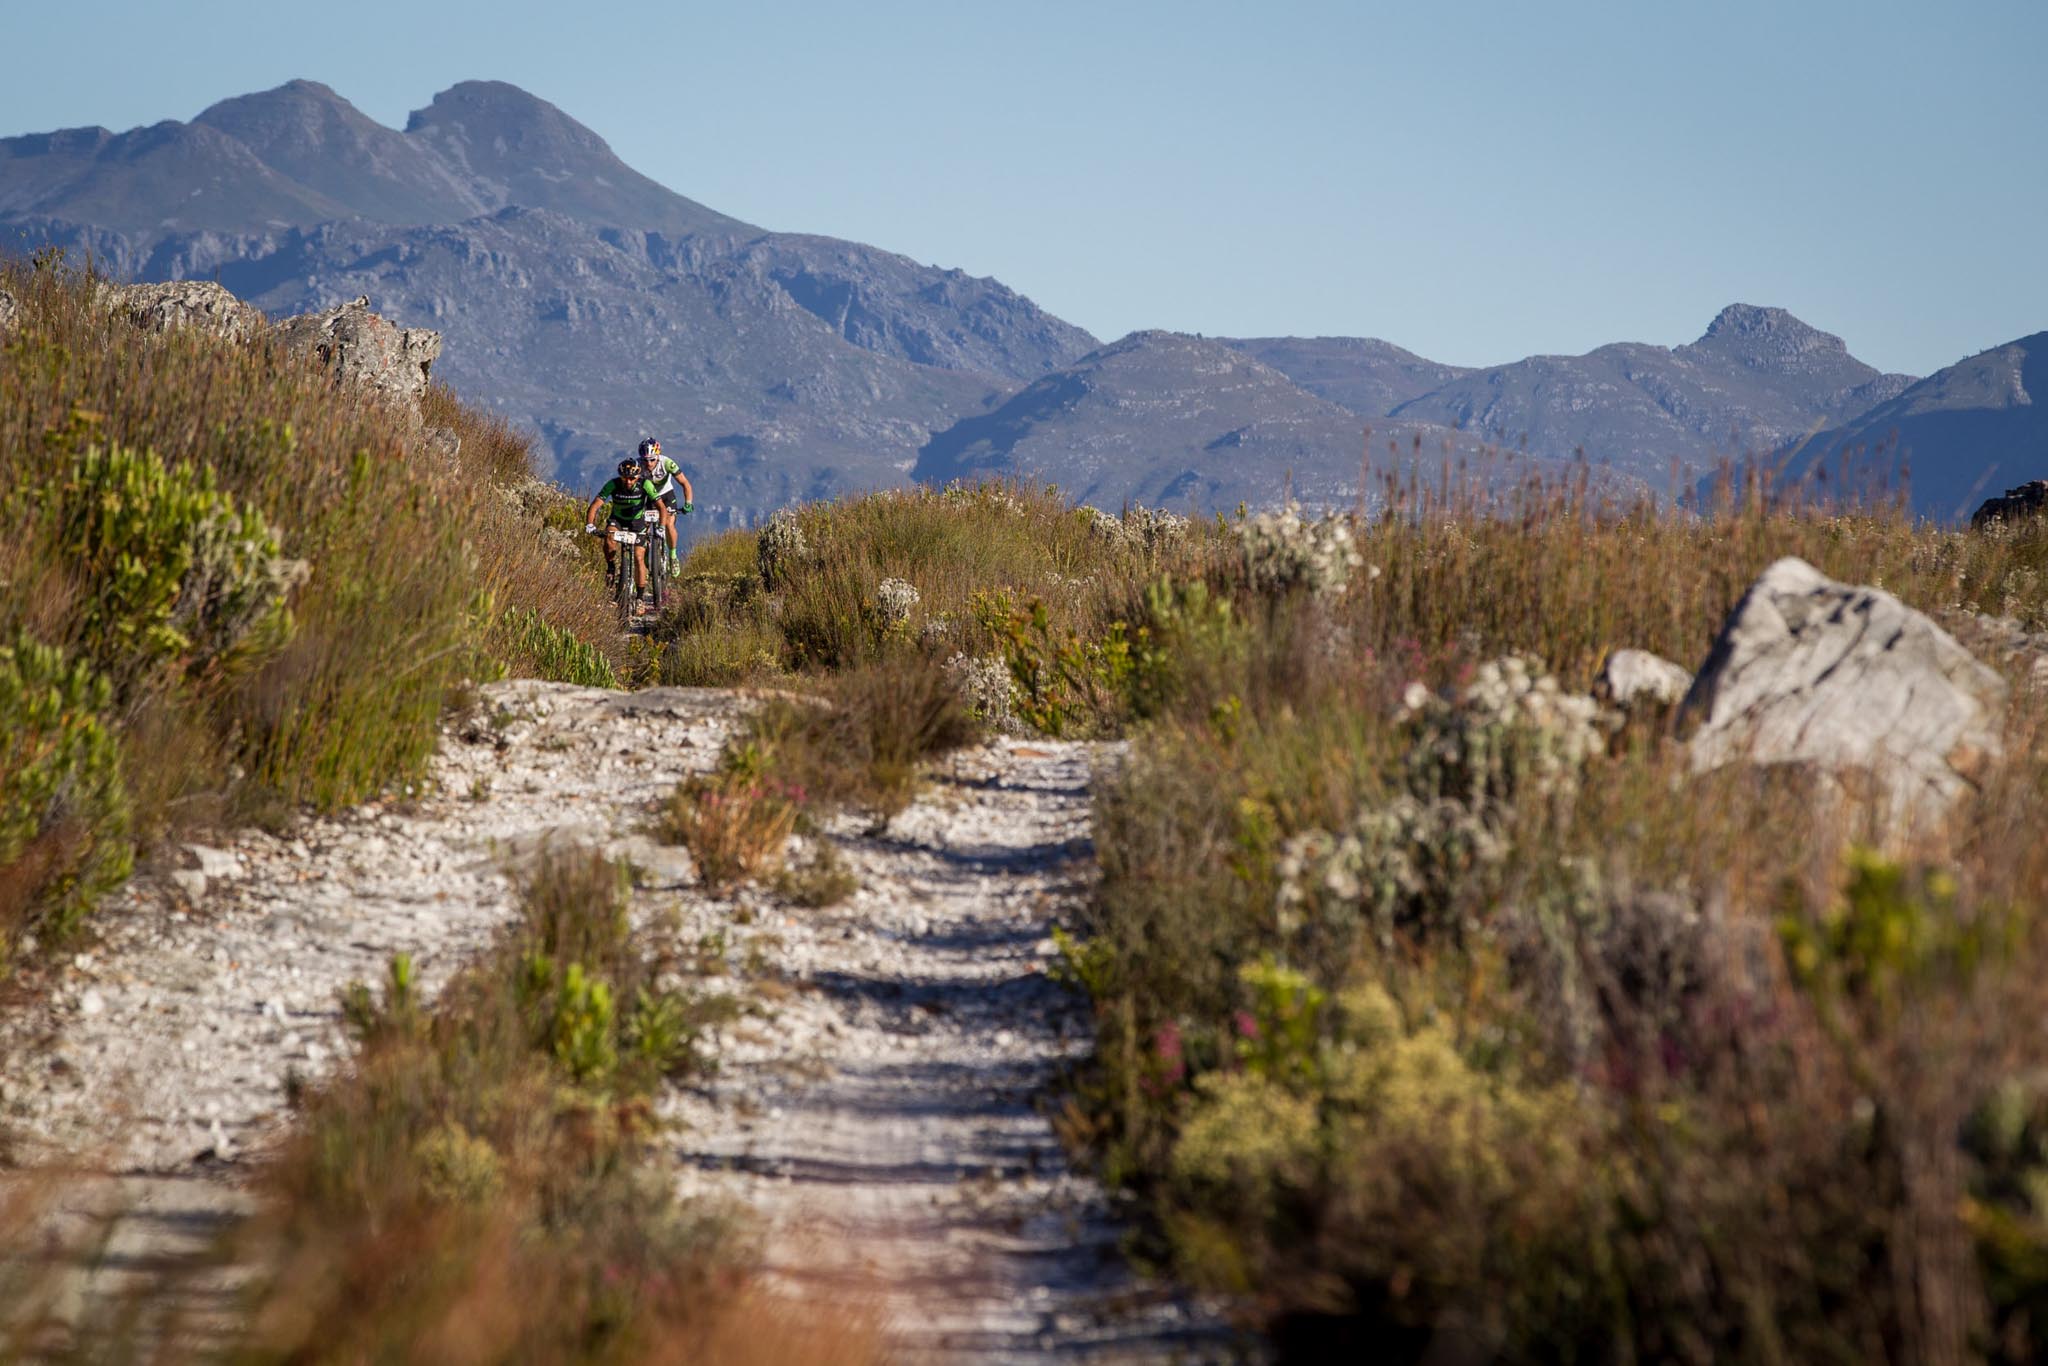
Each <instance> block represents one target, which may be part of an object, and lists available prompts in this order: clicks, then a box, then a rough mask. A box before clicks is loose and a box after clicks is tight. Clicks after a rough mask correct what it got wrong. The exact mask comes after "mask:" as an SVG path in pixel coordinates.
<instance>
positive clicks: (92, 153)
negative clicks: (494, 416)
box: [0, 81, 1096, 520]
mask: <svg viewBox="0 0 2048 1366" xmlns="http://www.w3.org/2000/svg"><path fill="white" fill-rule="evenodd" d="M0 245H6V246H11V247H14V248H16V249H27V248H33V247H37V246H43V245H62V246H67V247H71V248H75V249H78V250H80V251H83V252H89V253H91V254H92V256H93V257H94V258H95V259H96V260H97V261H99V263H100V264H101V265H102V267H103V268H106V269H108V270H110V271H111V272H112V273H114V274H116V275H120V276H124V277H130V278H138V279H153V280H160V279H188V278H212V277H216V276H217V277H218V278H219V279H220V280H221V281H222V283H224V284H226V285H227V286H228V287H229V288H230V289H233V290H235V291H236V292H237V293H238V294H241V295H242V296H244V297H246V298H248V299H250V300H251V301H252V302H254V303H256V304H258V305H259V306H261V307H262V308H264V309H265V310H267V311H269V312H271V313H273V314H281V313H292V312H299V311H304V310H308V309H314V308H319V307H324V306H327V305H331V304H333V303H336V302H338V301H341V300H344V299H348V298H352V297H354V296H355V295H358V294H367V295H369V296H370V297H371V299H372V300H373V302H374V303H375V305H376V307H377V308H378V309H379V310H380V311H383V312H385V313H387V314H390V315H392V316H395V317H399V318H403V319H405V320H407V321H409V322H417V323H421V324H423V325H428V326H433V327H436V328H439V329H440V330H442V331H443V332H445V333H446V334H447V335H448V340H449V346H448V350H447V352H446V359H445V360H444V361H443V363H442V366H441V369H440V373H441V374H442V375H444V376H445V377H446V378H448V379H449V380H450V381H451V382H453V383H455V384H456V385H457V386H458V387H460V388H461V389H462V390H463V391H464V392H465V393H467V394H469V395H472V396H473V397H475V398H477V399H478V400H480V401H483V402H486V403H488V404H490V405H491V406H493V407H495V408H497V409H498V410H499V411H501V412H504V413H506V414H508V415H509V416H512V417H513V418H515V419H518V420H522V421H525V422H527V423H530V424H531V425H532V426H534V427H535V428H537V429H538V430H539V431H540V432H541V433H542V434H543V435H544V437H545V438H546V442H547V446H548V448H549V449H550V450H551V451H552V452H553V454H554V456H555V462H556V463H555V473H556V474H557V475H558V477H560V478H562V479H564V480H566V481H568V482H570V483H572V484H576V485H584V484H594V482H595V481H596V480H597V479H598V478H600V477H601V476H602V475H603V474H604V473H605V472H607V471H608V470H609V467H610V465H611V463H612V462H613V461H615V460H616V459H617V458H618V456H619V455H620V453H622V452H623V451H624V450H626V449H629V448H630V447H631V446H632V445H633V443H634V442H636V441H637V440H638V439H639V438H640V437H641V436H642V435H645V434H647V433H649V432H653V433H658V434H660V435H661V436H662V437H663V438H664V441H665V442H666V443H667V445H668V448H669V449H670V450H671V451H672V452H673V453H674V454H676V455H677V456H678V457H679V458H681V459H683V460H685V461H686V462H687V463H688V464H689V465H690V467H691V469H692V471H693V472H694V473H695V474H697V475H698V476H700V479H699V482H700V485H701V486H702V487H703V488H704V491H705V495H706V496H705V498H704V504H705V510H706V511H707V512H711V513H712V514H713V517H714V519H717V520H752V519H755V518H757V517H759V516H761V515H763V514H764V513H765V512H766V511H768V510H769V509H771V508H773V507H774V506H777V505H778V504H780V503H781V502H783V501H786V500H788V499H789V498H792V497H799V496H804V497H814V496H824V495H830V494H833V493H839V492H845V491H848V490H851V489H858V488H870V487H875V486H878V485H887V484H892V483H900V482H903V481H904V480H905V479H907V477H908V471H909V469H910V466H911V463H912V461H913V460H914V458H915V456H916V453H917V451H918V449H919V448H920V447H921V446H923V444H924V443H925V442H926V441H927V440H928V439H929V438H930V436H931V433H932V432H933V431H934V430H937V429H940V428H943V427H946V426H949V425H951V424H952V423H953V422H954V421H956V420H957V419H958V418H960V417H961V416H962V415H963V414H969V413H975V412H979V411H982V410H983V408H984V407H986V406H987V405H988V404H990V403H992V402H994V401H996V400H999V399H1000V398H1001V397H1002V396H1004V395H1006V394H1007V393H1009V392H1011V391H1012V390H1014V389H1015V388H1016V387H1017V385H1018V384H1020V383H1022V382H1024V381H1027V380H1029V379H1032V378H1035V377H1037V376H1039V375H1041V374H1044V373H1045V372H1046V371H1048V370H1051V369H1054V368H1056V367H1058V366H1060V365H1064V364H1066V363H1067V362H1068V361H1071V360H1073V359H1074V358H1075V357H1077V356H1080V355H1082V354H1084V353H1085V352H1087V351H1088V350H1090V349H1091V348H1093V347H1094V346H1095V344H1096V343H1095V339H1094V338H1093V337H1091V336H1089V335H1088V334H1087V333H1086V332H1084V331H1082V330H1081V329H1079V328H1076V327H1073V326H1071V325H1069V324H1067V323H1064V322H1062V321H1060V320H1059V319H1057V318H1054V317H1052V316H1051V315H1050V314H1047V313H1046V312H1044V310H1042V309H1040V308H1038V307H1037V306H1036V305H1034V304H1033V303H1032V302H1031V301H1030V300H1029V299H1026V298H1024V297H1023V296H1022V295H1020V294H1017V293H1016V292H1014V291H1012V290H1010V289H1008V288H1006V287H1005V286H1003V285H1002V284H1001V283H999V282H997V281H994V280H987V279H976V278H973V277H971V276H968V275H967V274H965V273H964V272H962V271H958V270H941V269H938V268H936V267H931V266H924V265H920V264H918V263H917V262H914V261H911V260H909V259H908V258H906V257H902V256H898V255H895V254H893V253H890V252H885V251H880V250H877V249H875V248H873V247H867V246H863V245H861V244H860V243H856V242H841V241H835V240H833V239H831V238H825V237H815V236H805V235H795V234H777V233H764V232H762V231H761V230H760V229H758V228H755V227H753V226H751V225H749V224H746V223H743V222H741V221H739V220H738V219H735V218H731V217H729V216H727V215H724V214H721V213H718V212H716V211H714V210H712V209H709V208H706V207H705V206H703V205H701V204H698V203H695V202H694V201H692V200H689V199H686V198H684V197H683V196H681V195H678V194H675V193H673V192H672V191H670V190H667V189H665V188H664V187H662V186H660V185H658V184H656V183H655V182H654V181H652V180H649V179H648V178H647V177H645V176H642V175H640V174H639V173H638V172H636V171H634V170H633V169H632V168H631V167H628V166H626V165H625V164H624V163H623V162H621V161H620V160H619V159H618V158H617V157H616V156H615V155H613V153H612V151H611V149H610V148H609V147H608V146H606V144H605V142H604V140H603V139H602V138H600V137H598V136H597V135H596V134H595V133H593V132H592V131H591V130H589V129H587V128H585V127H583V126H582V125H581V124H579V123H577V122H576V121H575V120H574V119H571V118H569V117H568V116H567V115H566V114H564V113H563V112H562V111H561V110H559V109H557V108H555V107H554V106H553V105H551V104H549V103H547V102H546V101H544V100H540V99H537V98H535V97H534V96H532V95H529V94H527V93H526V92H524V91H521V90H519V89H517V88H516V87H514V86H510V85H505V84H502V83H499V82H488V81H472V82H465V83H463V84H461V85H457V86H455V87H453V88H451V89H449V90H446V91H443V92H442V93H441V94H440V95H438V96H436V97H435V98H434V100H433V101H432V102H431V103H430V104H429V105H428V106H427V107H426V108H424V109H421V110H419V111H418V112H416V113H415V114H413V115H412V117H411V119H410V120H409V121H408V123H407V126H406V129H405V131H403V132H400V131H397V130H395V129H391V128H386V127H384V126H382V125H381V124H378V123H377V122H376V121H375V120H373V119H370V118H369V117H367V116H366V115H364V114H363V113H362V112H361V111H360V110H357V109H356V108H355V107H354V106H352V105H351V104H349V103H348V101H346V100H344V99H343V98H341V97H340V96H339V95H337V94H336V93H335V92H334V91H332V90H330V89H328V88H327V87H326V86H324V85H320V84H318V83H315V82H311V81H293V82H291V83H289V84H287V85H284V86H281V87H279V88H278V89H275V90H270V91H265V92H262V93H260V94H255V95H247V96H241V97H238V98H235V99H229V100H224V101H222V102H221V103H219V104H216V105H214V106H212V107H211V108H209V109H207V110H206V111H204V112H203V113H202V114H200V115H199V116H198V117H197V118H196V119H194V120H193V121H192V122H191V123H189V124H180V123H165V124H160V125H157V126H156V127H154V128H150V129H143V130H137V131H136V132H133V133H125V134H119V135H116V134H111V133H107V132H106V131H105V130H102V129H89V130H78V131H73V132H68V133H60V134H50V135H40V136H34V137H23V138H11V139H6V140H4V141H0Z"/></svg>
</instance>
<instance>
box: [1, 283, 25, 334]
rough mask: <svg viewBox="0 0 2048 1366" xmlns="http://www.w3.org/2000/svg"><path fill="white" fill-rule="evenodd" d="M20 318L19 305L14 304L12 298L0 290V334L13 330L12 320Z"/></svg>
mask: <svg viewBox="0 0 2048 1366" xmlns="http://www.w3.org/2000/svg"><path fill="white" fill-rule="evenodd" d="M20 316H21V305H20V304H17V303H16V302H14V296H13V295H12V294H9V293H8V292H7V291H6V290H4V289H0V332H8V331H11V330H13V327H14V320H15V319H16V318H18V317H20Z"/></svg>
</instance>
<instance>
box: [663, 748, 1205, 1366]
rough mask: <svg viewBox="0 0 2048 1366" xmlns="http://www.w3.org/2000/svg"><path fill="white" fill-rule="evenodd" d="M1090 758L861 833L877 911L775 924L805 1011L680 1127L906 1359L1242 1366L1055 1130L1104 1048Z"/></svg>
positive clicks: (933, 795) (809, 1289)
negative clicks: (1139, 1250) (1137, 1260)
mask: <svg viewBox="0 0 2048 1366" xmlns="http://www.w3.org/2000/svg"><path fill="white" fill-rule="evenodd" d="M1092 757H1093V756H1092V755H1091V752H1090V750H1089V748H1088V747H1087V746H1084V745H1078V744H1056V743H1033V744H1022V743H1015V742H1002V743H998V744H995V745H992V746H989V747H987V748H984V749H980V750H975V751H970V752H968V753H966V754H963V755H960V756H957V757H955V758H954V759H953V760H951V761H950V762H948V763H947V764H945V765H944V766H943V767H942V768H941V770H940V772H939V773H938V775H937V776H936V780H935V781H934V783H933V784H932V785H931V788H930V790H929V791H928V793H927V794H926V795H925V796H924V797H923V798H921V799H920V800H919V801H918V802H916V803H915V804H914V805H913V806H912V807H911V808H910V809H909V810H908V811H905V812H904V813H902V814H901V815H899V816H898V817H896V818H895V819H894V820H893V821H891V822H890V823H889V826H888V828H887V830H886V832H885V833H882V834H870V833H858V832H857V827H856V826H855V825H854V824H853V823H852V822H850V821H848V822H843V823H842V825H841V826H840V828H839V829H837V830H835V831H834V832H833V838H834V839H835V840H836V841H837V842H838V843H839V844H840V846H841V849H842V851H843V852H844V853H845V855H846V858H847V861H848V863H849V864H850V865H851V866H852V867H853V869H854V871H855V872H856V873H857V874H858V875H859V877H860V880H861V890H860V891H859V893H858V894H857V895H856V896H855V897H854V898H853V899H852V900H850V901H849V902H847V903H845V904H843V905H841V906H838V907H834V908H831V909H828V910H823V911H803V912H797V913H794V914H790V915H787V916H784V917H782V918H781V919H780V920H779V922H778V923H776V924H774V925H772V926H770V931H771V932H770V934H769V935H768V936H766V947H765V949H763V950H761V951H760V956H761V958H762V959H764V960H765V962H766V963H768V964H769V965H771V966H772V967H773V969H774V970H775V971H776V972H777V973H779V974H780V976H781V978H782V980H783V982H784V984H785V988H786V994H785V995H784V996H783V997H782V999H781V1000H780V1001H779V1002H778V1003H777V1004H776V1006H775V1008H774V1011H773V1014H772V1016H771V1018H770V1019H769V1020H768V1021H767V1023H766V1024H765V1026H763V1027H760V1028H758V1029H756V1030H755V1031H753V1032H752V1033H751V1034H750V1035H748V1036H745V1037H739V1038H734V1039H731V1040H728V1041H727V1042H726V1043H725V1045H724V1046H723V1047H722V1048H721V1049H720V1052H719V1057H720V1060H721V1071H720V1075H719V1077H718V1080H717V1084H716V1085H715V1087H714V1088H713V1089H712V1090H710V1091H709V1092H708V1093H704V1094H698V1095H691V1096H683V1097H678V1098H677V1099H676V1101H675V1103H674V1104H673V1105H672V1107H671V1112H672V1114H673V1116H674V1117H675V1118H677V1119H679V1120H681V1121H682V1126H681V1133H682V1140H681V1151H682V1155H683V1156H684V1158H685V1159H686V1161H687V1163H688V1164H689V1165H690V1166H691V1167H692V1168H694V1169H695V1171H696V1173H697V1175H696V1176H695V1178H694V1179H692V1180H691V1181H690V1185H691V1187H692V1189H693V1190H694V1191H695V1192H696V1193H697V1194H698V1195H700V1196H723V1197H725V1198H729V1199H732V1200H734V1201H736V1202H738V1203H741V1204H743V1205H745V1206H747V1207H749V1208H751V1209H752V1210H754V1211H756V1212H757V1213H758V1214H759V1215H760V1216H762V1218H763V1223H764V1225H765V1227H764V1230H763V1236H764V1237H765V1239H766V1256H767V1263H768V1265H769V1267H770V1268H771V1269H772V1270H774V1271H775V1272H776V1273H777V1274H778V1276H779V1277H780V1278H781V1279H782V1281H783V1282H784V1283H785V1284H786V1285H788V1286H790V1287H791V1288H792V1289H794V1290H795V1291H797V1292H799V1293H803V1294H806V1295H810V1294H822V1295H833V1294H841V1295H849V1296H852V1297H854V1298H855V1299H857V1300H858V1301H859V1302H860V1303H862V1304H863V1305H865V1306H867V1307H869V1308H870V1309H878V1310H879V1311H880V1312H881V1314H882V1315H883V1317H884V1319H885V1321H886V1322H887V1324H888V1327H889V1330H890V1333H891V1335H892V1338H893V1340H894V1341H895V1342H896V1343H897V1344H898V1345H899V1347H900V1349H901V1350H902V1352H903V1354H904V1355H905V1356H906V1357H907V1358H916V1359H934V1360H987V1361H1007V1360H1024V1359H1037V1358H1039V1357H1042V1356H1055V1357H1062V1358H1068V1359H1090V1360H1129V1361H1159V1360H1214V1359H1219V1358H1221V1357H1223V1356H1224V1355H1225V1350H1224V1349H1225V1344H1224V1342H1223V1340H1222V1339H1221V1338H1220V1336H1219V1335H1218V1334H1217V1333H1216V1331H1215V1326H1214V1323H1213V1321H1211V1320H1208V1319H1206V1318H1204V1317H1203V1316H1201V1315H1200V1314H1199V1313H1197V1312H1193V1311H1191V1310H1190V1308H1189V1307H1188V1306H1186V1305H1183V1304H1180V1303H1176V1302H1174V1301H1172V1300H1170V1299H1167V1298H1164V1297H1162V1296H1160V1295H1158V1294H1156V1293H1153V1292H1150V1291H1148V1290H1146V1289H1145V1288H1144V1287H1143V1286H1141V1285H1140V1284H1138V1283H1137V1282H1136V1281H1135V1280H1134V1278H1133V1277H1132V1276H1131V1275H1130V1274H1129V1272H1128V1271H1127V1270H1126V1269H1125V1268H1124V1264H1123V1261H1122V1258H1121V1257H1120V1255H1119V1252H1118V1247H1117V1240H1118V1238H1119V1236H1120V1233H1121V1230H1120V1228H1119V1226H1118V1225H1117V1223H1116V1221H1115V1220H1114V1219H1113V1218H1112V1217H1111V1212H1110V1211H1109V1210H1108V1209H1107V1208H1106V1206H1105V1204H1104V1202H1103V1199H1102V1196H1101V1192H1100V1190H1099V1188H1097V1187H1096V1185H1095V1184H1094V1183H1093V1182H1092V1181H1090V1180H1087V1179H1085V1178H1083V1177H1081V1176H1079V1175H1077V1174H1076V1173H1074V1172H1073V1171H1072V1170H1071V1169H1070V1168H1069V1167H1068V1165H1067V1162H1066V1159H1065V1157H1064V1155H1063V1153H1062V1150H1061V1148H1060V1145H1059V1143H1058V1141H1057V1139H1056V1138H1055V1136H1054V1133H1053V1130H1052V1126H1051V1123H1050V1122H1049V1120H1048V1119H1047V1117H1046V1115H1045V1113H1044V1106H1045V1105H1046V1103H1047V1098H1048V1095H1049V1094H1050V1093H1051V1091H1052V1090H1053V1087H1054V1083H1055V1082H1056V1079H1057V1075H1058V1073H1059V1071H1060V1069H1061V1068H1062V1067H1064V1066H1066V1065H1068V1064H1070V1063H1072V1062H1074V1061H1076V1060H1078V1059H1079V1058H1080V1057H1082V1056H1083V1055H1085V1053H1086V1051H1087V1048H1088V1041H1089V1034H1088V1022H1087V1019H1086V1016H1085V1013H1084V1012H1083V1010H1082V1007H1081V1003H1080V1002H1079V1001H1078V1000H1077V998H1076V997H1075V996H1074V994H1073V993H1071V992H1069V991H1067V990H1065V989H1064V988H1061V987H1059V986H1057V985H1055V984H1054V983H1053V982H1052V981H1050V980H1048V977H1047V968H1048V967H1049V966H1050V965H1051V963H1052V961H1053V944H1052V940H1051V938H1050V937H1049V936H1050V930H1051V928H1052V925H1053V924H1054V923H1055V921H1056V920H1057V919H1058V918H1059V916H1060V915H1061V913H1062V912H1064V911H1066V910H1068V909H1070V908H1071V907H1072V906H1073V904H1074V902H1075V900H1076V899H1077V898H1079V897H1080V896H1082V895H1084V894H1085V893H1086V890H1087V888H1088V885H1089V882H1090V879H1091V877H1092V875H1093V861H1092V850H1091V847H1090V844H1089V799H1088V783H1089V768H1090V763H1091V758H1092Z"/></svg>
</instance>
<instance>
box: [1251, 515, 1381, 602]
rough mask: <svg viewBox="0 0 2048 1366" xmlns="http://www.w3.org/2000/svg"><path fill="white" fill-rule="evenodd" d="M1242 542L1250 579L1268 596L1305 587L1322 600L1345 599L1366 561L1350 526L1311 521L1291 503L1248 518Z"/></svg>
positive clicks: (1332, 519)
mask: <svg viewBox="0 0 2048 1366" xmlns="http://www.w3.org/2000/svg"><path fill="white" fill-rule="evenodd" d="M1237 538H1238V545H1239V546H1240V548H1241V549H1242V550H1243V552H1244V567H1245V574H1246V576H1247V577H1248V578H1249V579H1250V580H1251V584H1252V587H1254V588H1257V589H1260V590H1262V591H1266V592H1285V591H1287V590H1288V589H1292V588H1304V589H1307V590H1308V592H1309V593H1310V594H1311V595H1313V596H1315V597H1318V598H1336V597H1341V596H1342V595H1343V593H1344V589H1345V587H1346V586H1347V585H1348V584H1349V583H1350V582H1351V576H1352V574H1353V573H1354V572H1355V571H1356V570H1357V569H1358V568H1359V567H1360V566H1361V565H1363V564H1364V563H1365V557H1364V556H1363V555H1361V554H1359V552H1358V545H1357V542H1356V540H1355V538H1354V537H1353V535H1352V531H1351V524H1350V522H1348V521H1347V520H1346V519H1344V518H1342V517H1335V516H1331V517H1322V518H1318V519H1317V520H1315V521H1313V522H1311V521H1308V520H1306V519H1305V518H1303V517H1302V515H1301V509H1299V508H1298V507H1296V506H1295V505H1294V504H1292V503H1289V504H1288V505H1287V506H1286V507H1284V508H1282V509H1281V510H1280V511H1278V512H1261V513H1259V514H1258V515H1257V516H1254V517H1247V518H1245V520H1244V521H1243V522H1242V523H1240V524H1239V525H1238V528H1237Z"/></svg>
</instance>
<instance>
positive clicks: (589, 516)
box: [583, 493, 604, 526]
mask: <svg viewBox="0 0 2048 1366" xmlns="http://www.w3.org/2000/svg"><path fill="white" fill-rule="evenodd" d="M602 502H604V495H603V494H601V493H600V494H598V495H597V497H595V498H593V499H591V500H590V506H589V507H587V508H585V509H583V525H585V526H596V525H597V509H598V505H599V504H600V503H602Z"/></svg>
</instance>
